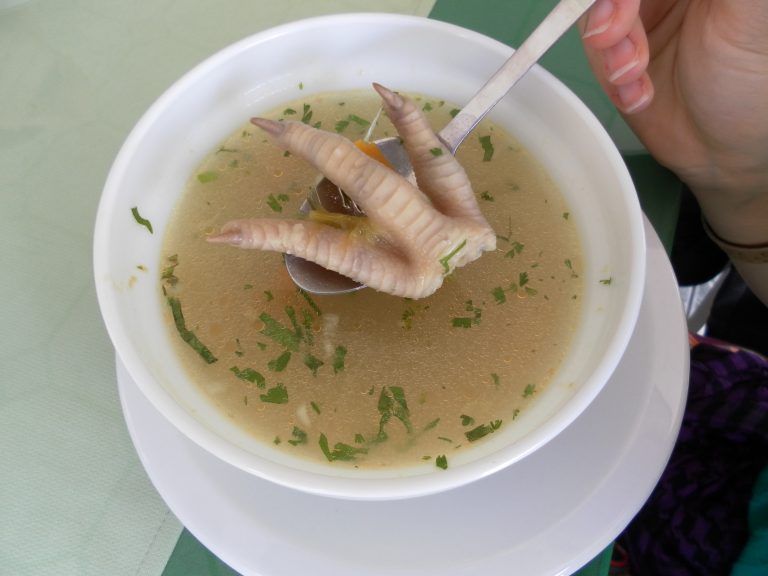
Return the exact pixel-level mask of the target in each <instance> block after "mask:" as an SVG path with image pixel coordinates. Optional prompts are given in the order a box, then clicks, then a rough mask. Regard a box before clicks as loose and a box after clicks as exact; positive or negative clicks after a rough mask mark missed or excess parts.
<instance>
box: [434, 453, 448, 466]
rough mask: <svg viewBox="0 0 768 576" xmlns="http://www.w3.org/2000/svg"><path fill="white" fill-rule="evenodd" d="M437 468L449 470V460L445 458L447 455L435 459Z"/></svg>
mask: <svg viewBox="0 0 768 576" xmlns="http://www.w3.org/2000/svg"><path fill="white" fill-rule="evenodd" d="M435 466H437V467H438V468H440V469H442V470H447V469H448V458H446V457H445V454H441V455H440V456H438V457H437V458H435Z"/></svg>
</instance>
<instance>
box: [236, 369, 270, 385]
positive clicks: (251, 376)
mask: <svg viewBox="0 0 768 576" xmlns="http://www.w3.org/2000/svg"><path fill="white" fill-rule="evenodd" d="M229 370H230V371H231V372H232V373H233V374H234V375H235V376H237V377H238V378H239V379H240V380H245V381H246V382H251V383H253V384H256V386H257V387H259V388H264V386H265V385H266V379H265V378H264V376H262V375H261V373H260V372H257V371H256V370H254V369H253V368H243V369H242V370H241V369H240V368H238V367H237V366H232V367H231V368H230V369H229Z"/></svg>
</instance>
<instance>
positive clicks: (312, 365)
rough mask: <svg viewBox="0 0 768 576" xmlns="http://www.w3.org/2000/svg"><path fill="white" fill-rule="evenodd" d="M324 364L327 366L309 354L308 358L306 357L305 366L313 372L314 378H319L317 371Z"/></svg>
mask: <svg viewBox="0 0 768 576" xmlns="http://www.w3.org/2000/svg"><path fill="white" fill-rule="evenodd" d="M323 364H325V362H323V361H322V360H320V359H319V358H316V357H315V356H313V355H312V354H307V355H306V356H304V366H306V367H307V368H309V369H310V370H311V371H312V376H317V370H318V369H319V368H320V367H321V366H322V365H323Z"/></svg>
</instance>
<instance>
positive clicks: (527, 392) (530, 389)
mask: <svg viewBox="0 0 768 576" xmlns="http://www.w3.org/2000/svg"><path fill="white" fill-rule="evenodd" d="M535 393H536V384H527V385H526V386H525V389H524V390H523V398H530V397H531V396H533V395H534V394H535Z"/></svg>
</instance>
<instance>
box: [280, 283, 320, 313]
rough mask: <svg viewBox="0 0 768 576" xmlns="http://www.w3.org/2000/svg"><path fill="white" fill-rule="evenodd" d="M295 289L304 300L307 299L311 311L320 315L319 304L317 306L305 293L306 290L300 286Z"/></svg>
mask: <svg viewBox="0 0 768 576" xmlns="http://www.w3.org/2000/svg"><path fill="white" fill-rule="evenodd" d="M297 290H298V292H299V294H300V295H301V297H302V298H304V300H306V301H307V304H309V307H310V308H312V311H313V312H314V313H315V314H317V315H318V316H322V315H323V312H322V310H320V306H318V305H317V303H316V302H315V301H314V300H312V297H311V296H310V295H309V294H308V293H307V291H306V290H302V289H301V288H298V289H297ZM270 295H271V294H270ZM271 299H272V298H270V300H271Z"/></svg>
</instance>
